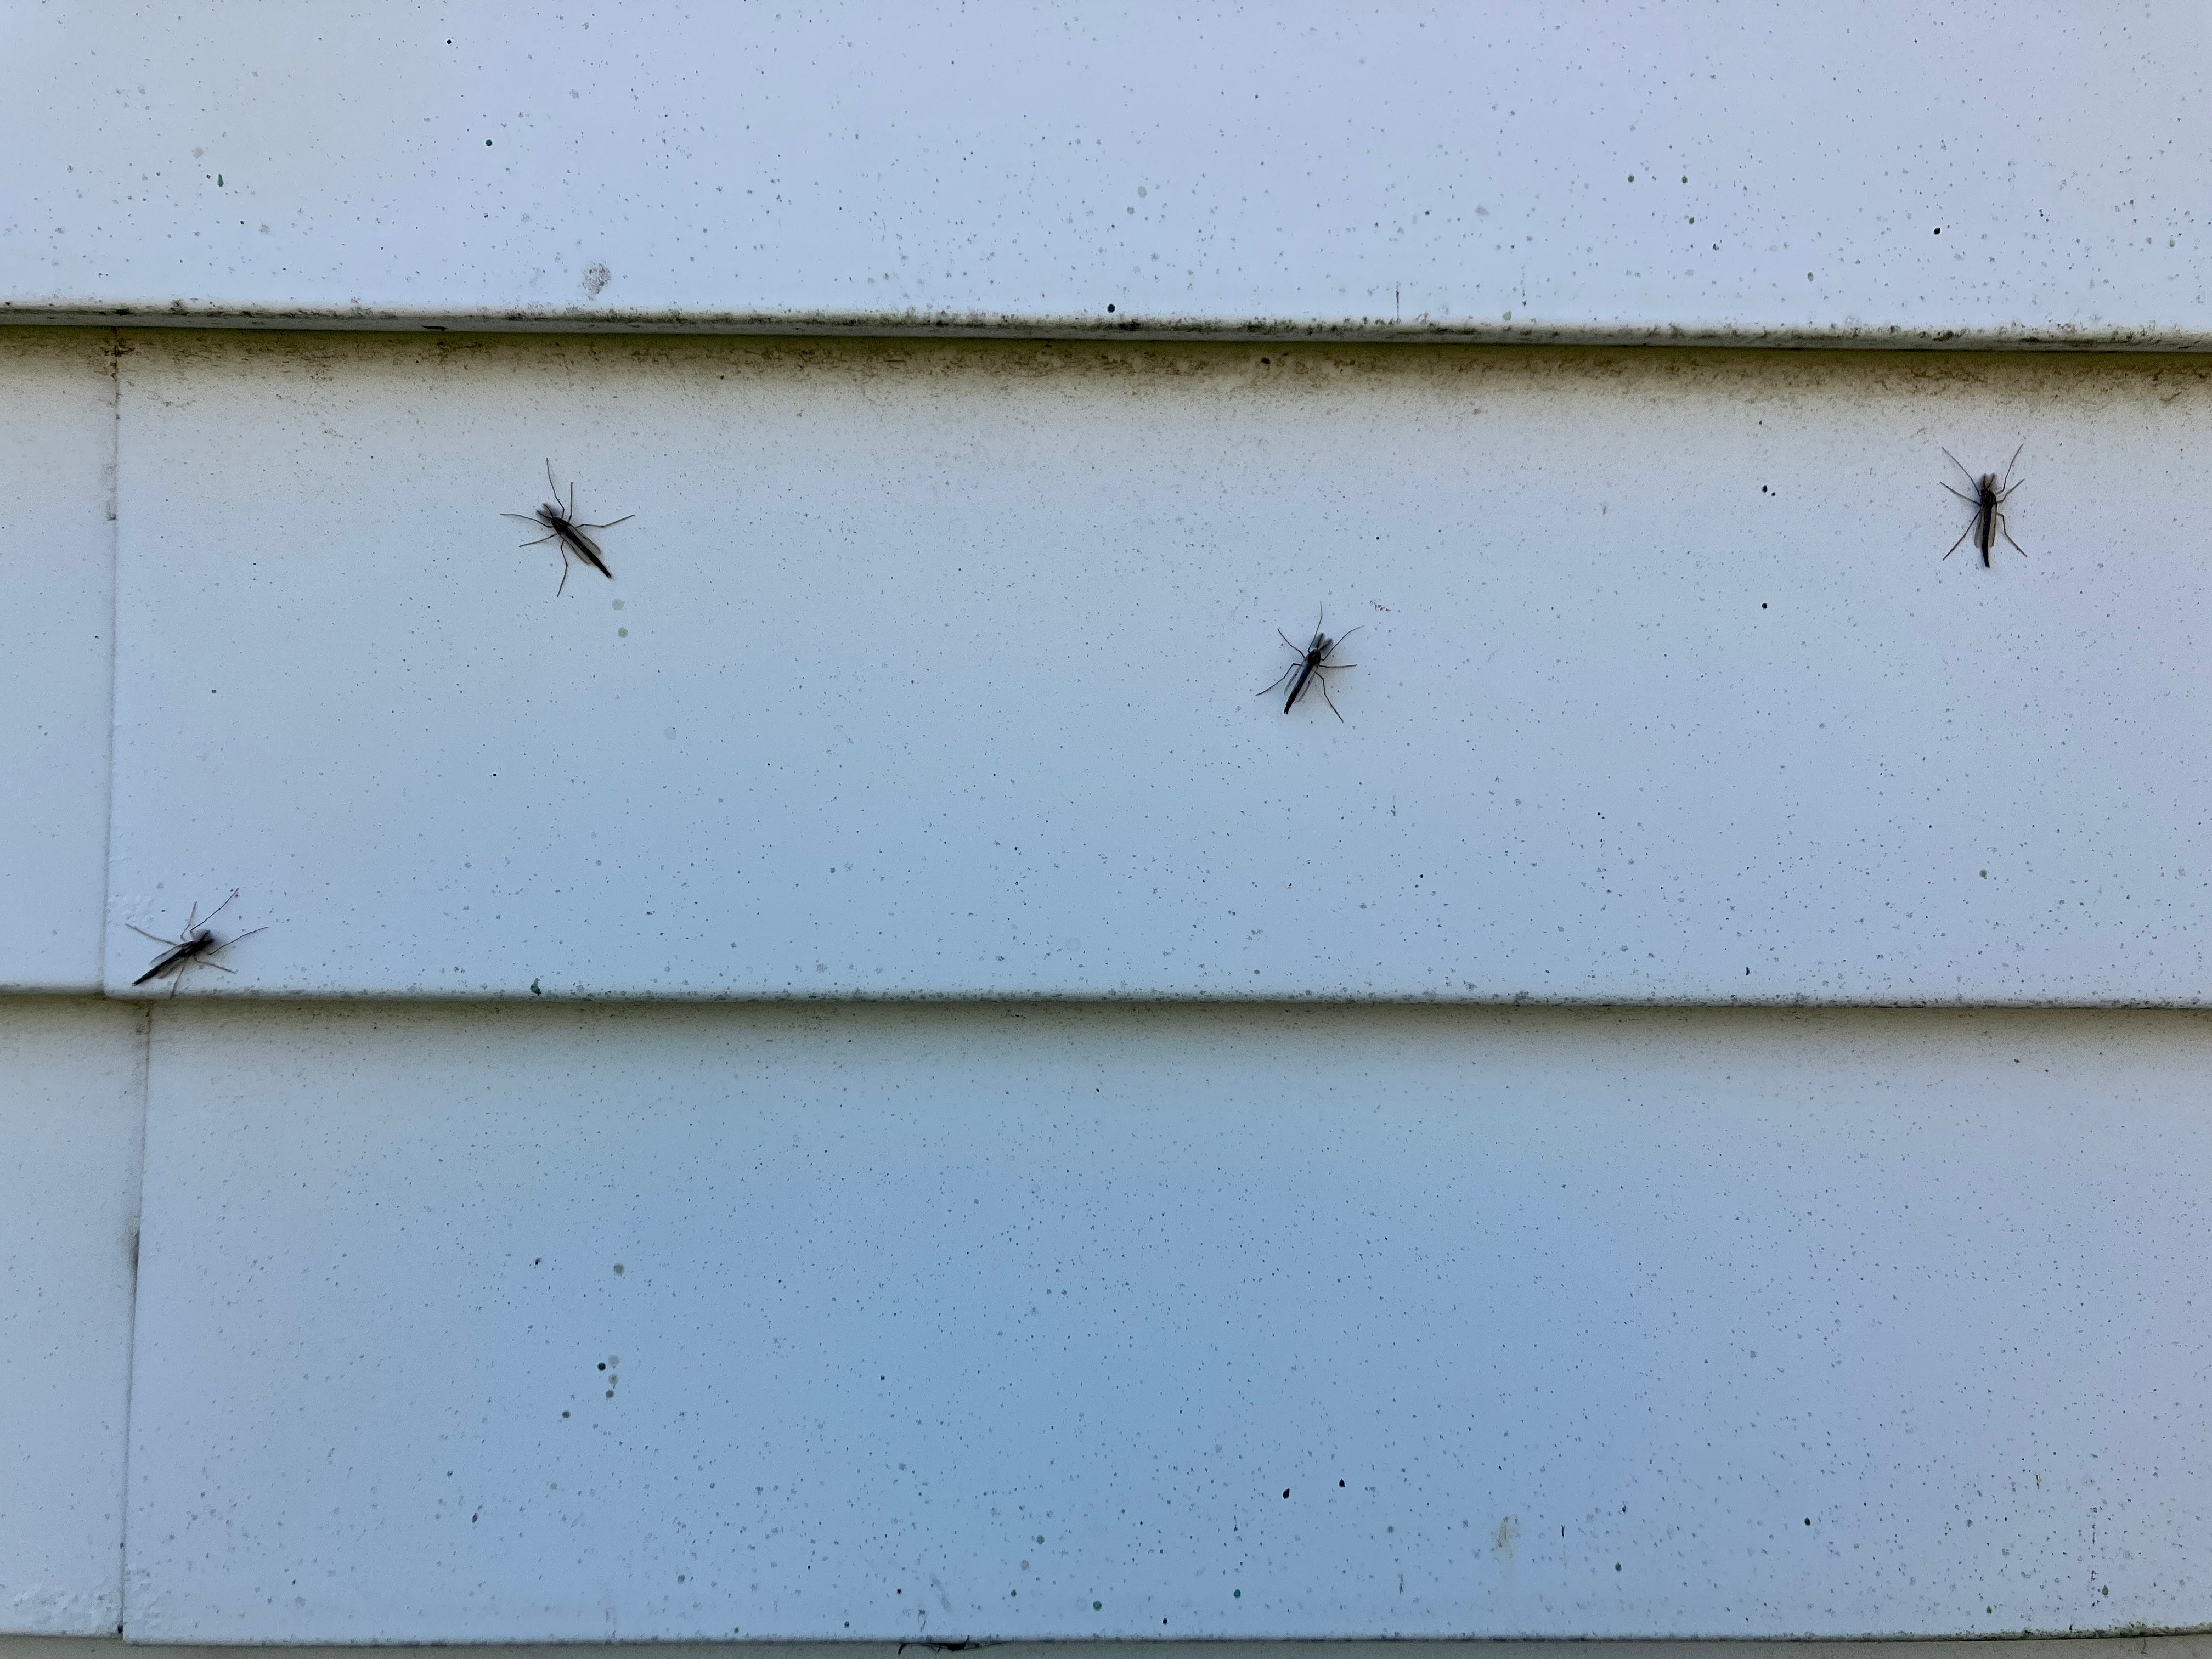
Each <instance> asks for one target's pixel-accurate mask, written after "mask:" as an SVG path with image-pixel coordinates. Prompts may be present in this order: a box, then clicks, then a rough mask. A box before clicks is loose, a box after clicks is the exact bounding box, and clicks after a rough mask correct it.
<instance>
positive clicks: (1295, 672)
mask: <svg viewBox="0 0 2212 1659" xmlns="http://www.w3.org/2000/svg"><path fill="white" fill-rule="evenodd" d="M1321 617H1322V613H1321V612H1319V611H1316V612H1315V613H1314V636H1313V640H1312V642H1311V643H1310V644H1308V645H1306V646H1304V647H1299V646H1297V645H1294V644H1292V643H1291V637H1290V635H1287V634H1285V633H1284V632H1283V630H1282V629H1276V630H1275V637H1276V638H1277V639H1279V640H1280V641H1282V642H1283V643H1284V645H1285V647H1288V648H1289V649H1290V650H1291V651H1292V652H1294V653H1297V661H1296V662H1294V663H1292V664H1291V665H1290V666H1289V667H1288V668H1285V670H1284V671H1282V672H1281V673H1279V674H1278V675H1276V676H1275V678H1274V682H1273V684H1269V685H1263V686H1261V688H1260V689H1259V690H1257V691H1255V692H1254V693H1253V694H1252V695H1253V696H1255V697H1264V696H1267V694H1268V693H1269V692H1270V691H1273V690H1274V689H1275V688H1276V686H1279V685H1280V684H1282V683H1283V682H1284V681H1285V680H1289V681H1290V682H1291V695H1290V696H1287V697H1285V698H1284V699H1283V712H1284V713H1285V714H1289V713H1290V712H1291V709H1292V708H1295V707H1297V701H1298V699H1299V698H1300V697H1302V696H1305V694H1306V687H1308V686H1309V685H1318V686H1320V687H1321V700H1322V702H1325V703H1327V704H1328V712H1329V713H1330V714H1334V715H1335V716H1336V717H1337V719H1339V720H1342V719H1343V718H1344V715H1343V714H1342V713H1341V712H1340V710H1339V709H1338V708H1337V706H1336V699H1335V698H1334V697H1332V696H1329V695H1328V675H1327V674H1326V673H1324V672H1323V670H1324V669H1330V668H1357V667H1358V666H1359V665H1358V663H1356V662H1334V661H1331V660H1330V653H1332V652H1334V650H1335V649H1336V647H1339V646H1340V645H1342V644H1343V643H1344V642H1345V641H1346V640H1348V639H1350V638H1351V637H1352V635H1354V634H1357V633H1358V631H1359V629H1357V628H1347V629H1345V630H1344V632H1343V633H1341V634H1340V635H1337V636H1336V638H1334V639H1331V638H1329V636H1328V635H1326V634H1324V633H1322V631H1321ZM1293 676H1295V677H1296V678H1292V677H1293Z"/></svg>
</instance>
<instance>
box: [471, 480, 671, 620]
mask: <svg viewBox="0 0 2212 1659" xmlns="http://www.w3.org/2000/svg"><path fill="white" fill-rule="evenodd" d="M545 482H546V483H547V484H548V485H549V486H550V487H551V489H552V491H553V499H552V500H551V501H546V502H544V503H543V504H541V505H540V506H539V507H538V511H537V512H535V513H501V514H500V517H501V518H502V519H514V520H519V521H520V522H521V523H523V524H529V525H536V526H538V528H539V529H541V530H544V532H546V533H545V534H544V535H543V536H540V537H539V538H538V539H537V540H536V541H534V542H525V543H523V544H522V545H523V546H525V547H543V546H544V545H545V544H546V543H548V542H556V543H558V544H560V548H561V586H559V587H556V588H555V589H554V590H553V597H554V598H556V599H558V598H560V597H561V594H562V592H563V591H564V590H565V589H566V588H567V587H568V557H569V555H571V554H574V556H576V557H577V558H580V559H581V560H582V561H583V562H585V563H586V564H587V565H589V566H591V567H592V569H594V570H596V571H598V572H599V574H601V575H602V576H605V578H606V579H607V580H609V581H612V580H614V579H615V573H614V572H613V571H611V570H610V569H608V568H607V562H606V558H605V556H604V555H603V554H602V553H600V551H599V544H598V543H597V542H595V541H593V540H592V538H591V537H590V535H588V534H587V533H586V532H590V531H593V530H611V529H613V528H614V527H615V526H617V525H618V524H628V523H629V521H630V520H632V519H635V517H636V516H637V514H636V513H623V515H622V517H620V518H619V519H610V520H607V521H606V523H605V524H578V523H577V522H576V486H575V485H574V484H570V485H569V486H568V506H567V507H562V505H561V486H560V485H558V484H556V483H554V482H553V463H552V462H550V461H548V462H546V463H545Z"/></svg>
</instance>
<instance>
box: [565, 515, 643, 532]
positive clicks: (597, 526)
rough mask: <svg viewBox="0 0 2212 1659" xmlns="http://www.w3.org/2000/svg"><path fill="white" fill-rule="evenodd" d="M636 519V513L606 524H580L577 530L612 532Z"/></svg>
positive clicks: (608, 521)
mask: <svg viewBox="0 0 2212 1659" xmlns="http://www.w3.org/2000/svg"><path fill="white" fill-rule="evenodd" d="M635 517H637V514H636V513H623V515H622V517H620V518H619V519H609V520H607V521H606V522H605V524H580V525H578V526H576V528H577V529H579V530H612V529H613V528H614V527H615V526H617V525H618V524H628V523H629V521H630V520H632V519H635Z"/></svg>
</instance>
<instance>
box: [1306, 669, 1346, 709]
mask: <svg viewBox="0 0 2212 1659" xmlns="http://www.w3.org/2000/svg"><path fill="white" fill-rule="evenodd" d="M1344 666H1346V667H1350V666H1351V665H1350V664H1349V663H1346V664H1345V665H1344ZM1314 678H1316V679H1317V680H1319V681H1320V682H1321V700H1322V702H1325V703H1327V704H1328V712H1329V713H1330V714H1335V715H1336V717H1337V719H1339V720H1342V719H1343V718H1344V716H1343V714H1340V713H1339V712H1338V709H1337V707H1336V699H1335V698H1334V697H1332V696H1329V695H1328V675H1326V674H1324V673H1322V671H1321V670H1319V669H1318V668H1316V669H1315V670H1314Z"/></svg>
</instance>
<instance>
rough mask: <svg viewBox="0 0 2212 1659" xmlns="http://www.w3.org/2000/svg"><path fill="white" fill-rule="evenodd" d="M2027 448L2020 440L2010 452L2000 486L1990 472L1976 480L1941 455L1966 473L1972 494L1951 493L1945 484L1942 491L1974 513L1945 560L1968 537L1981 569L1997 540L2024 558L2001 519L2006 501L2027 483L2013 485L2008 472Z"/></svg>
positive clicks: (1956, 461)
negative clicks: (2010, 457) (2009, 544)
mask: <svg viewBox="0 0 2212 1659" xmlns="http://www.w3.org/2000/svg"><path fill="white" fill-rule="evenodd" d="M2025 448H2027V440H2026V439H2022V440H2021V445H2020V449H2015V450H2014V451H2013V453H2012V459H2011V460H2009V461H2007V462H2006V463H2005V473H2004V482H2003V483H1998V482H1997V475H1996V473H1994V472H1984V473H1983V474H1982V476H1981V477H1978V478H1977V477H1975V476H1974V475H1973V474H1972V473H1971V472H1967V471H1966V468H1965V467H1964V466H1960V464H1959V458H1958V457H1957V456H1956V455H1952V454H1951V452H1950V451H1949V450H1948V449H1947V450H1945V451H1944V452H1943V453H1944V454H1946V455H1948V456H1950V459H1951V465H1954V466H1956V467H1958V468H1959V471H1961V472H1963V473H1966V482H1967V483H1970V484H1972V486H1973V494H1972V495H1968V494H1967V493H1966V491H1965V490H1963V489H1951V486H1950V485H1949V484H1945V485H1944V486H1943V488H1944V489H1950V490H1951V493H1952V494H1953V495H1956V496H1957V497H1958V498H1959V499H1960V501H1964V502H1966V505H1967V506H1969V507H1972V508H1973V509H1974V516H1973V517H1972V519H1971V520H1968V521H1967V524H1966V528H1965V529H1964V530H1962V531H1960V532H1959V539H1958V540H1957V541H1955V542H1953V543H1952V544H1951V546H1950V550H1949V551H1948V552H1947V553H1945V554H1944V555H1943V556H1944V557H1945V558H1947V559H1948V558H1949V557H1950V556H1951V554H1953V553H1956V552H1957V551H1958V550H1959V549H1960V545H1961V544H1963V543H1964V542H1965V541H1966V538H1967V537H1969V536H1972V538H1974V545H1975V546H1976V547H1978V548H1979V549H1980V550H1981V552H1982V564H1983V566H1984V568H1987V566H1988V564H1989V562H1990V549H1991V548H1993V547H1995V546H1996V544H1997V538H1998V537H1999V536H2002V537H2003V538H2005V539H2006V540H2007V541H2008V542H2012V550H2013V551H2014V552H2015V553H2017V554H2019V555H2020V556H2021V557H2022V558H2026V557H2027V549H2026V548H2024V547H2022V546H2021V544H2019V543H2018V542H2013V541H2012V531H2011V529H2010V528H2009V527H2008V526H2007V525H2006V524H2005V515H2004V504H2005V501H2006V499H2007V498H2008V496H2010V495H2011V494H2012V492H2013V491H2014V490H2015V489H2019V488H2020V484H2022V483H2027V479H2025V478H2022V479H2021V481H2020V483H2014V482H2013V481H2012V469H2013V466H2014V465H2015V463H2016V462H2017V461H2018V460H2019V459H2020V450H2021V449H2025Z"/></svg>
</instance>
